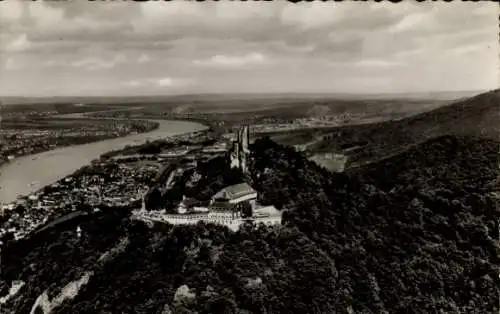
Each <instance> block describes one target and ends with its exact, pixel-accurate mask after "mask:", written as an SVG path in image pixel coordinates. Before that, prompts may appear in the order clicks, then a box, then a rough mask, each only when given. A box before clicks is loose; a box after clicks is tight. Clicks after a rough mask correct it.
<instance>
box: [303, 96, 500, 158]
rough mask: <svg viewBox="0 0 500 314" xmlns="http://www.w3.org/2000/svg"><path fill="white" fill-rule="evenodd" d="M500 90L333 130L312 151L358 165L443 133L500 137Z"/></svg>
mask: <svg viewBox="0 0 500 314" xmlns="http://www.w3.org/2000/svg"><path fill="white" fill-rule="evenodd" d="M499 106H500V90H494V91H490V92H487V93H484V94H480V95H477V96H475V97H472V98H467V99H464V100H460V101H458V102H455V103H452V104H450V105H447V106H444V107H441V108H438V109H435V110H432V111H429V112H425V113H421V114H418V115H415V116H412V117H409V118H405V119H401V120H396V121H388V122H382V123H374V124H368V125H360V126H355V125H353V126H346V127H340V128H334V129H332V130H330V131H329V132H330V134H328V135H326V136H325V137H324V140H322V141H320V142H318V143H316V144H315V145H313V146H312V147H311V148H310V151H312V152H330V151H334V152H345V151H346V149H350V148H351V150H349V151H348V152H345V154H347V155H348V156H349V157H350V161H349V163H350V165H351V166H356V165H360V164H363V163H366V162H371V161H374V160H378V159H380V158H383V157H387V156H389V155H394V154H396V153H398V152H401V151H403V150H405V149H407V148H408V147H409V146H411V145H416V144H419V143H422V142H424V141H426V140H428V139H432V138H436V137H439V136H442V135H465V136H476V137H480V138H488V139H493V140H498V139H499V138H500V129H499V128H500V115H499Z"/></svg>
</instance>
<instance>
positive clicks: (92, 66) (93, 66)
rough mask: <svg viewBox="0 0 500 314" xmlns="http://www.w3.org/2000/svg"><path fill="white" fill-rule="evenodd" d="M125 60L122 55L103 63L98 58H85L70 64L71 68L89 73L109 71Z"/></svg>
mask: <svg viewBox="0 0 500 314" xmlns="http://www.w3.org/2000/svg"><path fill="white" fill-rule="evenodd" d="M126 61H127V59H126V58H125V57H124V56H123V55H118V56H116V57H115V58H114V59H112V60H110V61H105V60H102V59H99V58H92V57H91V58H86V59H82V60H78V61H75V62H73V63H71V66H72V67H76V68H85V69H87V70H89V71H95V70H101V69H111V68H113V67H115V66H116V65H118V64H121V63H125V62H126Z"/></svg>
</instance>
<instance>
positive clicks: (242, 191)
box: [214, 183, 256, 200]
mask: <svg viewBox="0 0 500 314" xmlns="http://www.w3.org/2000/svg"><path fill="white" fill-rule="evenodd" d="M253 193H256V191H255V190H254V189H253V188H252V187H251V186H250V185H248V184H247V183H239V184H235V185H231V186H228V187H225V188H223V189H222V190H220V191H219V192H217V194H215V196H214V199H229V200H230V199H236V198H239V197H243V196H246V195H249V194H253Z"/></svg>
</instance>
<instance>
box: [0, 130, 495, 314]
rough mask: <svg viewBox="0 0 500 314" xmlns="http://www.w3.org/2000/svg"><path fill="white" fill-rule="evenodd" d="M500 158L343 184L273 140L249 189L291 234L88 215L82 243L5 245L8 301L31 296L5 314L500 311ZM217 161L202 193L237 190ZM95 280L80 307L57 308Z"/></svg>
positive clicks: (434, 160)
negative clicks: (45, 308)
mask: <svg viewBox="0 0 500 314" xmlns="http://www.w3.org/2000/svg"><path fill="white" fill-rule="evenodd" d="M498 147H499V146H498V142H495V141H492V140H483V139H478V138H475V137H466V136H442V137H438V138H435V139H432V140H429V141H427V142H425V143H423V144H421V145H419V146H416V147H413V148H412V149H410V150H408V151H406V152H404V153H403V154H400V155H397V156H393V157H390V158H387V159H385V160H382V161H380V162H378V163H373V164H371V165H369V166H367V167H365V168H362V167H360V168H356V169H355V170H351V171H350V172H348V173H336V174H332V173H330V172H328V171H327V170H326V169H323V168H321V167H319V166H317V165H316V164H315V163H313V162H311V161H308V160H307V159H306V158H305V157H304V156H303V155H302V154H300V153H297V152H295V151H294V150H293V149H292V148H290V147H286V146H282V145H279V144H277V143H275V142H273V141H272V140H270V139H269V138H262V139H259V140H257V141H256V142H255V143H254V144H253V145H252V146H251V150H252V155H251V160H250V169H251V177H250V178H248V179H249V180H250V181H251V183H252V185H253V186H254V188H255V189H257V190H258V192H259V194H260V196H259V197H260V201H261V202H263V203H269V204H274V205H275V206H276V207H278V208H280V209H282V210H283V211H284V214H283V223H282V226H279V227H276V226H275V227H264V226H262V225H261V226H251V225H248V226H244V227H242V228H241V229H240V230H239V231H237V232H231V231H229V230H228V229H227V228H225V227H222V226H216V225H206V224H203V223H200V224H198V225H196V226H184V227H173V226H170V225H160V224H153V225H147V224H145V223H142V222H140V221H135V220H131V219H130V218H129V212H128V211H127V210H125V209H121V210H113V209H108V210H106V211H104V212H100V213H98V214H91V215H87V216H82V217H80V218H79V219H80V221H78V222H77V223H78V225H80V227H81V229H82V236H81V237H78V236H77V234H76V232H75V224H76V223H73V224H71V222H67V223H65V224H62V225H57V226H55V227H53V228H52V229H49V230H46V231H45V232H44V233H43V235H40V234H39V235H33V236H32V238H31V239H27V240H25V241H21V242H11V243H7V245H6V246H5V247H4V248H3V249H2V269H1V270H2V272H1V276H2V280H0V295H5V294H6V293H7V291H8V289H9V287H10V285H11V282H12V281H13V280H22V281H24V282H25V283H26V284H25V285H24V286H23V287H22V288H21V290H20V291H19V293H18V295H16V297H14V298H12V299H10V300H9V301H7V303H6V304H4V305H3V308H2V310H3V311H4V312H5V313H29V312H30V310H31V309H32V306H33V304H34V303H35V300H36V299H37V298H38V296H40V295H41V294H42V293H43V292H44V291H46V293H47V295H48V300H52V304H53V305H52V306H53V309H52V313H494V312H498V310H499V307H498V293H499V289H498V287H499V284H500V279H499V276H498V273H499V266H498V265H500V247H499V243H498V237H499V234H498V230H499V226H498V218H499V210H498V201H499V193H498V192H499V191H497V190H496V189H498V184H497V183H498V171H499V168H498V164H499V162H498V161H499V160H498ZM213 162H215V163H220V164H219V166H220V167H215V166H214V165H213V164H212V165H210V164H208V165H207V164H205V165H203V164H202V165H200V166H199V167H198V168H197V169H195V170H193V171H197V172H200V173H201V174H202V175H203V176H201V177H202V178H205V180H206V178H217V180H215V181H214V182H215V183H214V185H213V186H212V187H211V188H207V189H205V190H201V188H200V189H199V190H198V188H197V186H198V185H196V184H195V185H193V186H192V187H191V188H190V189H191V190H190V191H191V193H193V195H202V194H203V193H204V192H206V193H208V192H207V191H209V190H211V189H214V190H215V189H217V188H219V185H221V186H222V185H224V184H229V181H230V180H236V179H238V178H237V174H235V173H234V174H230V173H229V172H227V171H226V170H227V169H226V168H224V166H223V164H224V163H223V160H215V161H213ZM210 171H211V172H210ZM209 172H210V173H209ZM192 174H193V173H191V175H192ZM203 180H204V179H199V180H198V181H197V182H200V184H199V186H200V187H201V186H203V185H204V184H202V183H203ZM205 186H206V185H205ZM186 190H189V189H186ZM85 273H87V274H90V275H89V276H90V279H89V281H88V283H87V284H84V285H82V286H81V288H80V291H79V293H78V294H77V295H76V296H75V298H74V299H73V300H69V299H67V300H64V301H62V302H61V301H60V302H56V301H57V300H59V299H58V298H57V297H56V296H57V295H58V294H59V293H60V291H61V289H62V287H63V286H65V285H66V284H67V283H69V282H71V281H76V280H78V279H80V278H81V277H82V276H83V275H84V274H85ZM54 300H56V301H54ZM54 304H55V305H54Z"/></svg>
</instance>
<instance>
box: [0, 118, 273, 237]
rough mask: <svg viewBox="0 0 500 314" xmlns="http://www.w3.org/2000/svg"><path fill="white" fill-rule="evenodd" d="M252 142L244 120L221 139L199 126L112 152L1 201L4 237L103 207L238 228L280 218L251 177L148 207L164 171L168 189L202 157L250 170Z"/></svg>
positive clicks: (142, 216) (135, 215)
mask: <svg viewBox="0 0 500 314" xmlns="http://www.w3.org/2000/svg"><path fill="white" fill-rule="evenodd" d="M249 142H250V135H249V127H248V126H245V127H243V128H241V130H239V131H238V132H237V134H226V136H224V137H222V138H221V139H214V138H213V135H211V134H210V131H207V132H194V133H191V134H184V135H178V136H174V137H172V138H169V139H165V140H164V141H162V142H161V143H162V144H163V145H164V146H165V147H167V148H165V149H164V148H161V147H160V148H159V149H152V148H151V147H153V148H155V147H156V148H158V147H159V146H161V145H159V146H155V145H156V143H154V142H152V143H145V144H143V145H139V146H138V147H128V148H125V149H123V150H122V151H120V152H109V153H107V154H104V155H103V156H101V158H99V159H96V160H95V161H94V162H92V164H90V165H87V166H84V167H82V168H81V169H79V170H78V171H76V172H75V173H73V174H72V175H71V176H68V177H66V178H63V179H61V180H59V181H58V182H55V183H53V184H52V185H49V186H46V187H44V188H43V189H41V190H39V191H37V192H35V193H32V194H30V195H27V196H23V197H19V198H18V199H17V200H16V201H15V202H12V203H9V204H4V205H2V207H1V208H0V217H1V218H0V220H1V221H2V222H3V228H2V229H1V230H0V239H2V238H3V237H4V236H6V235H7V234H10V237H13V238H15V239H20V238H23V237H24V236H26V235H27V234H28V233H30V232H32V231H33V230H35V229H37V228H38V227H40V226H42V225H43V224H45V223H46V222H47V221H48V220H50V219H52V218H55V217H59V216H62V215H65V214H67V213H71V212H75V211H78V210H82V209H87V210H91V211H99V210H100V209H101V208H102V207H124V208H132V209H133V216H132V217H133V218H134V219H140V220H146V221H160V222H167V223H171V224H174V225H177V224H196V223H197V222H199V221H204V222H207V223H216V224H222V225H225V226H228V227H229V228H230V229H232V230H236V229H237V228H238V227H239V226H240V225H241V224H243V223H245V222H252V221H254V222H256V223H260V222H262V223H265V224H276V223H280V222H281V212H280V211H278V210H276V209H275V208H274V207H273V206H269V205H267V206H265V205H260V204H259V203H258V202H257V201H256V199H257V192H256V191H255V190H253V189H252V188H251V186H250V185H249V184H248V183H247V182H241V183H239V184H236V185H233V186H228V187H226V188H224V189H222V190H221V191H219V192H218V193H216V194H215V195H213V197H212V199H211V201H210V202H209V203H208V204H206V203H203V202H200V201H197V200H195V199H188V198H186V197H184V196H183V200H182V201H181V202H180V204H179V205H178V206H177V208H176V210H175V212H172V211H170V210H169V211H167V210H166V209H165V208H159V209H151V208H146V205H145V200H144V198H145V195H147V193H148V191H149V190H150V188H151V186H152V185H153V184H154V182H157V181H158V180H159V178H160V177H161V176H163V177H165V176H166V177H169V178H168V179H167V180H165V181H166V182H165V183H164V189H169V188H171V187H172V185H173V182H174V181H175V180H176V176H179V175H181V174H183V173H184V172H185V171H186V170H188V169H192V168H193V167H196V165H197V164H198V163H199V162H204V161H209V160H211V159H213V158H215V157H220V156H227V159H228V163H230V167H231V168H237V169H240V170H241V171H242V173H246V172H247V171H248V169H247V163H248V158H249V157H248V156H249V154H250V151H249V148H248V146H249ZM148 150H149V151H148Z"/></svg>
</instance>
